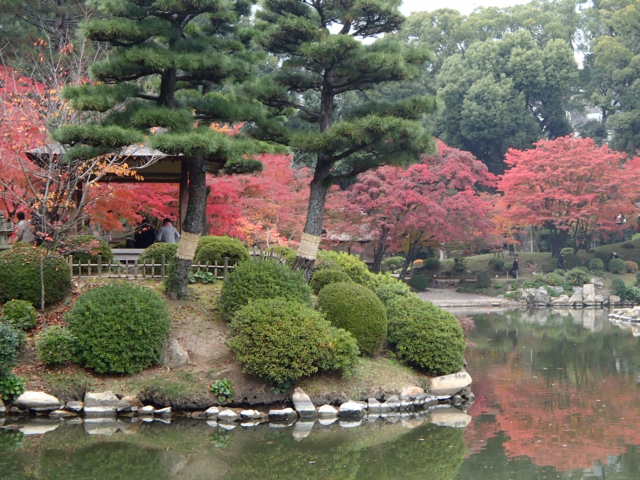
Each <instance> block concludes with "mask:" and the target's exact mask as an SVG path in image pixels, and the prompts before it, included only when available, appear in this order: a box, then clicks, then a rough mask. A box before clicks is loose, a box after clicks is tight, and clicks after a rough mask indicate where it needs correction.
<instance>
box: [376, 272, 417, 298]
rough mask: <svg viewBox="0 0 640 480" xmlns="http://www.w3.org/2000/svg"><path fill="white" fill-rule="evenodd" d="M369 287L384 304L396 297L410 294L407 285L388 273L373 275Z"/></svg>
mask: <svg viewBox="0 0 640 480" xmlns="http://www.w3.org/2000/svg"><path fill="white" fill-rule="evenodd" d="M371 289H372V290H373V292H374V293H375V294H376V295H377V296H378V298H379V299H380V300H382V303H384V304H385V305H387V304H388V303H389V302H390V301H391V300H393V299H394V298H396V297H406V296H408V295H412V293H411V288H410V287H409V285H407V284H406V283H404V282H403V281H402V280H398V279H397V278H395V277H392V276H391V275H388V274H387V275H384V274H378V275H374V276H373V277H372V281H371Z"/></svg>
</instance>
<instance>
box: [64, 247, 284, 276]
mask: <svg viewBox="0 0 640 480" xmlns="http://www.w3.org/2000/svg"><path fill="white" fill-rule="evenodd" d="M251 256H252V257H259V258H273V259H276V260H279V261H281V262H285V261H286V259H285V258H284V257H282V256H280V255H277V254H274V253H273V252H261V251H258V250H253V251H252V252H251ZM67 262H68V263H69V267H70V268H71V274H72V275H73V276H74V277H105V278H123V279H158V280H162V279H165V278H167V276H168V271H169V259H168V258H166V257H165V256H164V255H163V256H162V257H161V259H160V262H157V261H155V260H154V261H153V262H148V261H146V260H143V261H142V262H140V261H139V260H134V261H131V260H127V261H118V260H111V259H109V260H106V259H103V258H102V257H101V256H98V257H96V258H94V259H89V260H87V261H86V262H83V261H82V260H80V259H78V258H74V257H73V255H70V256H68V257H67ZM235 268H236V263H234V262H233V261H230V260H229V259H228V258H225V259H224V262H222V263H221V264H217V263H205V264H194V265H191V273H192V274H196V273H199V272H209V273H211V274H212V275H213V278H216V279H218V280H223V279H224V278H226V276H227V275H228V274H229V273H230V272H232V271H233V270H235Z"/></svg>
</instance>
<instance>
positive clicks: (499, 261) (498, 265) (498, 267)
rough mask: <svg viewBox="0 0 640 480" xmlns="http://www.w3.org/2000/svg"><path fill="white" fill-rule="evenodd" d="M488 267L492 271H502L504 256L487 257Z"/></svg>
mask: <svg viewBox="0 0 640 480" xmlns="http://www.w3.org/2000/svg"><path fill="white" fill-rule="evenodd" d="M488 264H489V268H490V269H491V270H493V271H494V272H498V273H501V272H504V271H505V269H504V258H499V257H493V258H490V259H489V262H488Z"/></svg>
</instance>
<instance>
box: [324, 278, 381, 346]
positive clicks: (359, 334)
mask: <svg viewBox="0 0 640 480" xmlns="http://www.w3.org/2000/svg"><path fill="white" fill-rule="evenodd" d="M318 308H319V309H320V310H321V311H322V312H324V313H325V314H326V316H327V320H329V321H330V322H331V324H332V325H334V326H336V327H338V328H344V329H345V330H347V331H348V332H351V333H352V334H353V336H354V337H356V340H357V341H358V346H359V347H360V351H361V352H362V353H365V354H367V355H373V354H374V353H376V352H377V351H378V350H379V349H380V347H382V345H383V343H384V341H385V339H386V337H387V313H386V310H385V307H384V304H383V303H382V301H381V300H380V299H379V298H378V297H377V296H376V294H375V293H373V292H372V291H371V290H369V289H368V288H366V287H363V286H362V285H357V284H354V283H351V282H339V283H331V284H329V285H327V286H326V287H324V288H323V289H322V290H320V294H319V295H318Z"/></svg>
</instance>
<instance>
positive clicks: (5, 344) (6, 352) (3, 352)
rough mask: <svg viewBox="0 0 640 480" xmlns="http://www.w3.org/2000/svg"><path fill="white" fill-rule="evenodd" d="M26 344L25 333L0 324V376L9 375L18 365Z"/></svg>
mask: <svg viewBox="0 0 640 480" xmlns="http://www.w3.org/2000/svg"><path fill="white" fill-rule="evenodd" d="M23 344H24V333H22V332H21V331H19V330H16V329H15V328H13V327H12V326H11V325H7V324H6V323H0V376H2V375H6V374H7V373H9V370H10V369H11V368H12V367H13V366H14V365H15V364H16V362H17V359H18V354H19V353H20V349H21V348H22V345H23Z"/></svg>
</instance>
